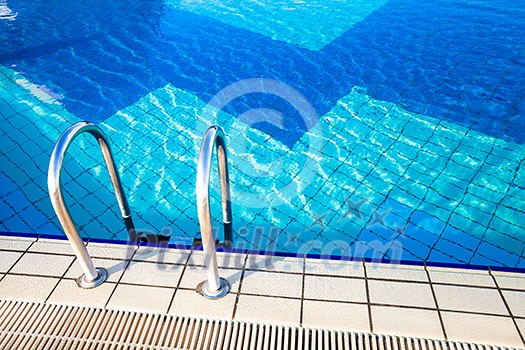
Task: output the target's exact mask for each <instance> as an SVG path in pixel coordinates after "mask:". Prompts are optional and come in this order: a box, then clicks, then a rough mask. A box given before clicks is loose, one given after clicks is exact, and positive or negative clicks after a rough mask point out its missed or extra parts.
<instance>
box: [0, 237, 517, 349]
mask: <svg viewBox="0 0 525 350" xmlns="http://www.w3.org/2000/svg"><path fill="white" fill-rule="evenodd" d="M88 250H89V251H90V253H91V255H92V256H94V257H95V258H94V261H95V265H97V266H102V267H105V268H107V269H108V271H109V273H110V277H109V279H108V281H107V282H105V283H104V284H102V285H101V286H99V287H97V288H95V289H91V290H84V289H80V288H78V287H77V285H76V282H75V279H76V278H77V277H78V276H79V275H80V268H79V266H78V264H77V262H76V261H75V257H74V256H73V254H72V252H71V249H70V248H69V246H68V244H67V242H64V241H53V240H45V239H40V240H37V239H27V238H20V239H19V238H9V237H0V300H1V299H3V300H26V301H38V302H45V303H50V304H65V305H85V306H94V307H99V308H107V309H119V310H120V309H122V310H133V311H146V312H153V313H160V314H171V315H180V316H194V317H203V318H213V319H224V320H240V321H252V322H262V323H275V324H287V325H295V326H303V327H316V328H328V329H336V330H348V331H357V332H373V333H378V334H389V335H399V336H410V337H421V338H429V339H448V340H458V341H467V342H476V343H482V344H492V345H500V346H512V347H523V346H524V345H525V344H524V341H523V335H524V332H525V282H524V281H525V275H523V274H518V273H502V272H491V271H488V270H487V271H481V270H463V269H444V268H435V267H428V268H427V267H424V266H402V265H388V264H376V263H374V264H372V263H363V262H341V261H327V260H317V259H311V258H306V259H302V258H283V257H272V256H258V255H246V254H224V253H219V254H218V256H219V266H220V267H221V268H220V273H221V276H223V277H225V278H226V279H228V280H229V281H230V283H231V284H232V292H231V293H230V294H229V295H227V296H226V297H225V298H223V299H220V300H217V301H210V300H207V299H205V298H203V297H202V296H200V295H199V294H197V293H196V292H195V287H196V285H197V284H198V283H199V282H201V281H202V280H204V278H205V271H204V268H203V266H202V265H203V254H202V252H200V251H194V252H192V251H189V250H176V249H159V248H152V247H139V248H137V247H134V246H119V245H111V244H101V243H90V244H88Z"/></svg>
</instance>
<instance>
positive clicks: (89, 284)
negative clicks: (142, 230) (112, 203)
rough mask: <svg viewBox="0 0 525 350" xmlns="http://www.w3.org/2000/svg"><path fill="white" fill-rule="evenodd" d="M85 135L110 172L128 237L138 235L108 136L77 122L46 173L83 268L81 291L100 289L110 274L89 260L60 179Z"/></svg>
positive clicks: (51, 194)
mask: <svg viewBox="0 0 525 350" xmlns="http://www.w3.org/2000/svg"><path fill="white" fill-rule="evenodd" d="M82 133H89V134H91V135H92V136H93V137H95V139H96V140H97V141H98V144H99V146H100V150H101V151H102V156H103V157H104V161H105V162H106V166H107V168H108V172H109V177H110V178H111V182H112V184H113V188H114V190H115V195H116V196H117V202H118V205H119V207H120V212H121V213H122V218H123V219H124V224H125V225H126V229H127V231H128V233H129V234H130V235H131V234H135V227H134V225H133V220H132V218H131V211H130V209H129V204H128V200H127V198H126V194H125V192H124V188H123V187H122V183H121V181H120V176H119V173H118V170H117V166H116V165H115V160H114V159H113V154H112V152H111V148H110V146H109V143H108V141H107V138H106V135H105V134H104V133H103V132H102V130H101V129H100V128H99V127H98V126H96V125H95V124H93V123H89V122H78V123H75V124H73V125H71V126H70V127H69V128H67V129H66V130H65V131H64V132H63V133H62V135H60V137H59V139H58V141H57V143H56V144H55V147H54V149H53V153H52V154H51V160H50V161H49V169H48V173H47V187H48V190H49V197H50V199H51V204H52V205H53V209H54V210H55V213H56V215H57V217H58V220H59V221H60V224H61V225H62V228H63V229H64V232H65V233H66V236H67V238H68V240H69V243H71V247H72V248H73V251H74V253H75V255H76V257H77V260H78V262H79V264H80V266H81V268H82V272H83V274H82V275H81V276H80V277H79V278H78V279H77V284H78V286H79V287H82V288H94V287H97V286H99V285H101V284H102V283H103V282H104V281H105V280H106V278H107V275H108V273H107V271H106V270H105V269H104V268H102V267H95V265H94V264H93V260H92V259H91V257H90V256H89V253H88V250H87V248H86V246H85V245H84V242H83V241H82V238H80V235H79V234H78V230H77V228H76V226H75V223H74V222H73V220H72V219H71V214H70V213H69V210H68V207H67V205H66V203H65V202H64V196H63V194H62V185H61V182H60V177H61V173H62V165H63V162H64V157H65V155H66V152H67V150H68V148H69V146H70V145H71V143H72V142H73V140H74V139H75V138H76V137H77V136H79V135H80V134H82Z"/></svg>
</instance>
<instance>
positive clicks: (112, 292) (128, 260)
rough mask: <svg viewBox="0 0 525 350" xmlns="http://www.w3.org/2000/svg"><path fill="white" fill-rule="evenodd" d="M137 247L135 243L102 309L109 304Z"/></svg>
mask: <svg viewBox="0 0 525 350" xmlns="http://www.w3.org/2000/svg"><path fill="white" fill-rule="evenodd" d="M138 249H139V245H138V244H137V245H136V246H135V250H133V254H131V256H130V257H129V258H128V259H126V260H125V266H124V269H123V271H122V273H121V274H120V277H119V279H118V281H117V282H116V283H115V287H113V290H112V291H111V294H109V297H108V299H107V300H106V303H105V304H104V309H106V308H107V307H108V304H109V302H110V300H111V298H112V297H113V294H115V291H116V290H117V288H118V286H119V284H120V281H121V280H122V278H123V277H124V274H125V273H126V270H127V268H128V266H129V265H130V264H131V261H132V260H133V257H134V256H135V254H136V253H137V250H138Z"/></svg>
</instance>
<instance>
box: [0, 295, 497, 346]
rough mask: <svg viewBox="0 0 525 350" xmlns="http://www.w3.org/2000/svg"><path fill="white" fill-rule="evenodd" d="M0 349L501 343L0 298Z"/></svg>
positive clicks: (460, 344)
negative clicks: (460, 341)
mask: <svg viewBox="0 0 525 350" xmlns="http://www.w3.org/2000/svg"><path fill="white" fill-rule="evenodd" d="M0 349H9V350H15V349H24V350H26V349H50V350H51V349H52V350H55V349H57V350H58V349H137V350H138V349H144V350H145V349H148V350H160V349H188V350H197V349H199V350H205V349H206V350H207V349H224V350H225V349H254V350H256V349H257V350H266V349H268V350H270V349H271V350H274V349H275V350H294V349H311V350H316V349H318V350H321V349H322V350H328V349H345V350H350V349H352V350H427V349H428V350H496V349H502V348H499V347H494V346H484V345H474V344H466V343H458V342H449V341H437V340H425V339H416V338H406V337H396V336H383V335H376V334H363V333H351V332H342V331H333V330H321V329H308V328H301V327H288V326H280V325H270V324H255V323H246V322H238V321H225V320H205V319H197V318H191V317H178V316H171V315H160V314H148V313H138V312H130V311H121V310H107V309H98V308H88V307H77V306H68V305H52V304H40V303H31V302H21V301H0ZM505 349H506V348H505Z"/></svg>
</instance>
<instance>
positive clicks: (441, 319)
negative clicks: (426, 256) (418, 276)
mask: <svg viewBox="0 0 525 350" xmlns="http://www.w3.org/2000/svg"><path fill="white" fill-rule="evenodd" d="M424 266H425V273H426V274H427V278H428V283H429V284H430V291H431V292H432V298H433V299H434V304H435V305H436V309H435V310H436V311H437V313H438V318H439V324H440V325H441V330H442V331H443V336H444V337H445V339H448V336H447V331H446V329H445V322H444V321H443V316H442V315H441V310H440V309H439V303H438V300H437V296H436V291H435V290H434V285H433V283H432V279H431V278H430V272H429V271H428V269H427V264H426V263H425V265H424Z"/></svg>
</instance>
